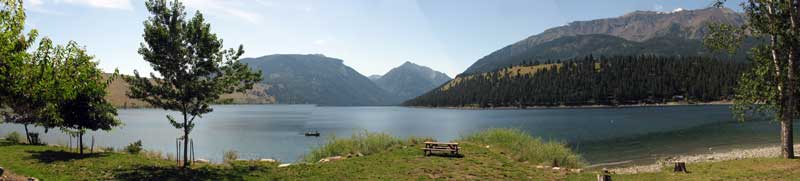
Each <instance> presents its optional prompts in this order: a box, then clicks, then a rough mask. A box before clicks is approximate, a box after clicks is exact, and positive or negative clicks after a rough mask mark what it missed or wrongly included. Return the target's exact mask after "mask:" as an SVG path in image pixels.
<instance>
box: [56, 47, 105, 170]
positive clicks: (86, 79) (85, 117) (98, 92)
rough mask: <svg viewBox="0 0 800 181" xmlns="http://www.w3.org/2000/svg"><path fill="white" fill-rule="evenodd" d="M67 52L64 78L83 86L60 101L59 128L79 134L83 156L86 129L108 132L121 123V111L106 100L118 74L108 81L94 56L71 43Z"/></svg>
mask: <svg viewBox="0 0 800 181" xmlns="http://www.w3.org/2000/svg"><path fill="white" fill-rule="evenodd" d="M64 50H65V53H66V55H67V59H66V62H65V63H64V68H63V69H62V70H61V74H62V75H65V77H64V78H62V79H67V80H77V81H79V82H80V83H76V84H73V86H72V87H70V88H72V90H70V91H72V92H74V95H75V96H73V97H70V98H68V99H65V100H62V101H59V102H58V113H59V115H60V117H61V119H62V120H63V121H62V122H61V123H60V124H59V125H60V126H61V128H64V129H65V131H68V132H69V131H73V132H74V133H75V134H77V135H78V142H79V144H78V145H79V147H80V153H81V154H83V134H84V133H85V132H86V130H92V131H97V130H105V131H108V130H111V129H112V128H113V127H116V126H119V125H120V124H121V123H120V121H119V120H118V119H117V118H116V116H117V109H116V108H114V106H112V105H111V103H109V102H108V101H107V100H106V99H105V96H106V90H105V89H106V87H108V84H110V83H111V81H113V79H114V77H115V76H116V73H115V74H113V75H111V76H110V77H109V78H108V79H106V78H104V76H103V71H102V70H100V69H99V68H97V63H96V62H92V61H91V60H92V58H93V57H92V56H89V55H87V54H86V51H85V50H84V49H82V48H80V47H78V45H77V43H75V42H70V43H69V44H67V46H66V47H65V48H64Z"/></svg>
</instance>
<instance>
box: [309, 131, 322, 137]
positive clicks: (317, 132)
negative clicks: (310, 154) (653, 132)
mask: <svg viewBox="0 0 800 181" xmlns="http://www.w3.org/2000/svg"><path fill="white" fill-rule="evenodd" d="M319 135H320V134H319V131H314V132H306V136H317V137H319Z"/></svg>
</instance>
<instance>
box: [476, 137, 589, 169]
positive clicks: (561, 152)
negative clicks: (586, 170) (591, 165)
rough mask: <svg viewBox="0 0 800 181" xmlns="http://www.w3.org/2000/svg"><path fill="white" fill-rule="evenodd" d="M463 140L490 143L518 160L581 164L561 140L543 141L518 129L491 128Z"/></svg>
mask: <svg viewBox="0 0 800 181" xmlns="http://www.w3.org/2000/svg"><path fill="white" fill-rule="evenodd" d="M461 140H463V141H467V142H472V143H477V144H483V145H491V146H493V147H497V148H500V149H504V150H506V151H508V152H510V153H511V155H512V157H514V159H516V160H517V161H520V162H525V161H528V162H532V163H539V164H544V165H551V164H552V163H553V161H554V160H555V161H556V162H558V165H559V166H561V167H571V168H578V167H581V166H582V165H583V161H582V160H581V158H580V156H578V155H577V154H575V153H573V152H572V150H571V149H570V148H568V147H567V146H566V144H564V143H561V142H553V141H549V142H543V141H542V140H541V139H540V138H534V137H532V136H531V135H529V134H528V133H526V132H524V131H520V130H518V129H502V128H493V129H488V130H486V131H482V132H477V133H474V134H471V135H468V136H463V137H462V138H461Z"/></svg>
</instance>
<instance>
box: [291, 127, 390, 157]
mask: <svg viewBox="0 0 800 181" xmlns="http://www.w3.org/2000/svg"><path fill="white" fill-rule="evenodd" d="M403 144H404V142H403V140H401V139H399V138H396V137H393V136H391V135H389V134H386V133H369V132H367V131H364V132H361V133H356V134H353V135H352V136H351V137H350V138H337V137H336V136H331V138H330V139H329V140H328V144H325V145H323V146H321V147H318V148H314V149H313V150H312V151H311V152H310V153H309V154H308V155H306V156H305V161H306V162H316V161H317V160H320V159H323V158H327V157H332V156H344V155H346V154H356V153H361V154H363V155H369V154H373V153H377V152H381V151H386V150H388V149H391V148H392V147H395V146H400V145H403Z"/></svg>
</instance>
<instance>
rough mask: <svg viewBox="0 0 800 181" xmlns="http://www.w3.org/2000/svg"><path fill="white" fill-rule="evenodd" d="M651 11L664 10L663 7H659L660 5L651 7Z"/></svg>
mask: <svg viewBox="0 0 800 181" xmlns="http://www.w3.org/2000/svg"><path fill="white" fill-rule="evenodd" d="M653 10H655V11H661V10H664V6H663V5H661V4H655V5H653Z"/></svg>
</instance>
